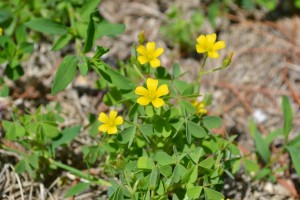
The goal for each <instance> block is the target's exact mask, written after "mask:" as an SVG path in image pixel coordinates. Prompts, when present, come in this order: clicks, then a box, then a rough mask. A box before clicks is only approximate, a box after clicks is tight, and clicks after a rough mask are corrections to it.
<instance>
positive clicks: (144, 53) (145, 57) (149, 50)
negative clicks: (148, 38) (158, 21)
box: [136, 42, 164, 68]
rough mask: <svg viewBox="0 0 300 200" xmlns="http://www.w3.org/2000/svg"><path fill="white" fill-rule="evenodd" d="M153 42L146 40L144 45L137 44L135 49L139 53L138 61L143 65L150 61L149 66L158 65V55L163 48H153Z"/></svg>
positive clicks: (154, 44) (154, 66)
mask: <svg viewBox="0 0 300 200" xmlns="http://www.w3.org/2000/svg"><path fill="white" fill-rule="evenodd" d="M155 46H156V43H155V42H147V44H146V47H145V46H143V45H139V46H138V48H137V49H136V51H137V52H138V53H139V54H140V55H139V56H138V61H139V62H140V63H141V64H142V65H143V64H145V63H148V62H149V63H150V65H151V67H153V68H156V67H159V66H160V60H159V59H158V57H159V56H160V55H161V54H162V53H163V52H164V49H163V48H157V49H155Z"/></svg>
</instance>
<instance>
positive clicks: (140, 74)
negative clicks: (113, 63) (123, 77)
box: [133, 64, 146, 81]
mask: <svg viewBox="0 0 300 200" xmlns="http://www.w3.org/2000/svg"><path fill="white" fill-rule="evenodd" d="M133 68H134V69H135V71H136V72H137V73H138V75H139V76H140V77H141V78H142V79H143V80H144V81H145V80H146V79H145V77H144V76H143V74H142V73H141V72H140V70H139V69H138V68H137V66H136V65H135V64H134V65H133Z"/></svg>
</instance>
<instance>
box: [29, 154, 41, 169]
mask: <svg viewBox="0 0 300 200" xmlns="http://www.w3.org/2000/svg"><path fill="white" fill-rule="evenodd" d="M27 159H28V163H29V164H30V165H31V166H32V167H34V168H35V169H39V156H38V155H37V154H33V155H30V156H28V158H27Z"/></svg>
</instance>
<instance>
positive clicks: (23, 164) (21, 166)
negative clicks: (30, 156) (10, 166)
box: [15, 160, 31, 174]
mask: <svg viewBox="0 0 300 200" xmlns="http://www.w3.org/2000/svg"><path fill="white" fill-rule="evenodd" d="M15 170H16V172H17V173H19V174H21V173H23V172H25V171H31V168H30V166H29V164H28V161H27V160H20V161H19V162H18V163H17V164H16V165H15Z"/></svg>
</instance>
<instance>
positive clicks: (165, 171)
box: [159, 165, 172, 178]
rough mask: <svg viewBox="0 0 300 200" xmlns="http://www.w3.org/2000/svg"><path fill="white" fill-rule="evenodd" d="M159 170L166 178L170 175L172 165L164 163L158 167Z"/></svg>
mask: <svg viewBox="0 0 300 200" xmlns="http://www.w3.org/2000/svg"><path fill="white" fill-rule="evenodd" d="M159 172H160V173H161V174H162V175H163V176H164V177H166V178H168V177H170V176H171V174H172V166H171V165H165V166H161V167H159Z"/></svg>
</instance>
